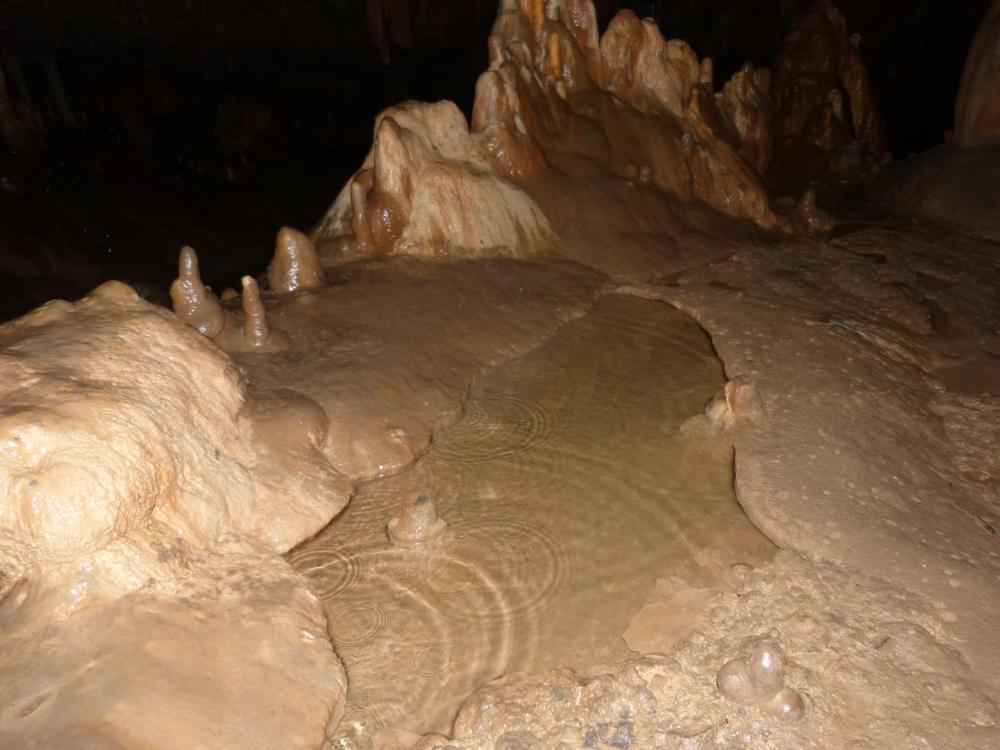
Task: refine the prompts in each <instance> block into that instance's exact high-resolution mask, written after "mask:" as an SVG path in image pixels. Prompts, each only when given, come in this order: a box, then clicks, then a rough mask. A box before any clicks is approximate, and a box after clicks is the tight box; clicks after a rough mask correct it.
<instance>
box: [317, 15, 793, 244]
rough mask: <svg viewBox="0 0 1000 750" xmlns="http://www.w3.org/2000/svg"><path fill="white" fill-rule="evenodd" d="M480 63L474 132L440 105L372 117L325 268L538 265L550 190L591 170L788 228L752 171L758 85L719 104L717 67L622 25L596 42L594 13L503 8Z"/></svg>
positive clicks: (732, 92)
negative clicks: (420, 263)
mask: <svg viewBox="0 0 1000 750" xmlns="http://www.w3.org/2000/svg"><path fill="white" fill-rule="evenodd" d="M489 49H490V69H489V70H488V71H486V72H485V73H483V75H482V76H481V77H480V79H479V82H478V83H477V86H476V98H475V104H474V107H473V116H472V122H471V126H470V124H469V123H467V122H466V121H465V118H464V117H463V116H462V114H461V113H460V112H459V111H458V109H457V108H456V107H455V106H454V105H453V104H451V103H448V102H438V103H436V104H416V103H406V104H404V105H400V106H398V107H393V108H390V109H389V110H386V111H385V112H383V113H382V114H381V115H380V116H379V118H378V120H377V122H376V125H375V136H374V145H373V147H372V150H371V152H370V153H369V154H368V156H367V158H366V159H365V161H364V163H363V164H362V167H361V169H360V170H359V171H358V172H357V174H355V176H354V177H353V178H352V179H351V181H350V182H349V183H348V185H347V186H345V187H344V189H343V191H342V192H341V194H340V196H339V197H338V198H337V200H336V201H335V202H334V204H333V206H332V207H331V208H330V210H329V211H328V212H327V214H326V216H325V217H324V219H323V221H322V222H321V223H320V225H319V226H318V227H317V228H316V229H315V230H314V232H313V239H314V241H315V242H316V244H317V247H318V248H319V251H320V255H321V257H322V258H327V259H337V258H339V259H345V258H352V257H359V256H360V257H369V256H371V255H372V254H380V255H384V254H387V253H405V254H411V255H421V256H426V255H428V254H429V255H432V256H434V257H449V258H461V257H481V256H483V255H494V256H495V255H502V256H508V257H527V256H529V255H534V254H538V253H541V252H544V251H545V250H546V249H549V248H550V246H551V244H552V229H553V227H552V222H553V220H556V221H558V220H559V219H560V218H561V217H560V216H559V211H560V209H559V208H558V207H557V206H554V205H552V202H553V196H552V191H553V190H559V189H562V188H564V187H565V186H566V185H567V183H569V182H570V181H571V180H572V178H573V177H574V176H578V173H579V171H580V169H593V168H597V169H599V170H600V171H601V172H603V173H606V174H608V175H614V176H617V177H619V178H624V179H626V180H629V181H631V182H633V183H637V184H640V185H643V186H647V187H649V188H652V189H655V190H657V191H659V192H661V193H662V194H663V195H664V196H665V200H666V202H667V203H672V205H673V206H674V209H673V210H674V211H678V210H682V209H681V208H680V207H681V206H683V205H684V204H687V203H690V202H692V201H700V202H703V203H704V204H707V205H708V206H711V207H712V208H714V209H716V210H718V211H722V212H723V213H725V214H728V215H730V216H733V217H736V218H741V219H747V220H749V221H752V222H754V223H756V224H757V225H759V226H761V227H764V228H767V229H777V228H784V227H787V224H788V223H787V221H786V220H785V219H784V218H783V217H781V216H780V215H778V214H777V213H776V212H775V211H774V209H773V207H772V206H771V204H770V202H769V199H768V196H767V192H766V190H765V189H764V187H763V184H762V183H761V180H760V178H759V176H758V174H757V171H756V169H758V168H759V166H758V165H760V164H762V163H763V161H765V160H766V153H767V145H766V134H767V120H768V118H767V107H766V101H765V100H766V95H765V94H764V92H763V91H762V90H761V87H762V86H763V85H764V83H765V82H766V75H760V74H755V73H754V72H752V71H751V72H748V71H741V72H740V73H739V74H737V78H736V80H734V82H733V83H732V85H730V86H728V88H727V89H726V90H725V93H724V94H723V95H721V97H720V99H719V102H717V101H716V97H715V95H714V93H713V91H712V64H711V60H709V59H707V58H706V59H704V60H700V59H699V58H698V56H697V55H696V54H695V52H694V51H693V50H692V49H691V48H690V47H689V46H688V45H687V44H686V43H684V42H682V41H679V40H670V41H668V40H666V39H665V38H664V37H663V36H662V35H661V34H660V31H659V30H658V28H657V27H656V24H655V23H654V22H652V21H650V20H649V19H646V20H640V19H639V18H638V17H637V16H636V15H635V14H633V13H632V12H631V11H622V12H621V13H619V14H618V15H617V16H616V17H615V18H614V19H613V20H612V22H611V25H610V26H609V28H608V30H607V31H606V32H605V33H604V35H603V36H599V34H598V30H597V21H596V17H595V13H594V8H593V5H592V4H591V3H590V2H576V1H573V2H563V1H562V0H559V1H558V2H552V3H548V4H539V3H534V2H530V1H529V0H524V2H521V3H518V2H512V1H511V2H504V3H502V4H501V8H500V13H499V16H498V18H497V21H496V24H495V25H494V28H493V32H492V34H491V36H490V39H489ZM661 231H663V229H662V227H661ZM675 234H676V232H675ZM563 250H564V251H567V250H568V251H569V252H572V249H567V248H564V249H563Z"/></svg>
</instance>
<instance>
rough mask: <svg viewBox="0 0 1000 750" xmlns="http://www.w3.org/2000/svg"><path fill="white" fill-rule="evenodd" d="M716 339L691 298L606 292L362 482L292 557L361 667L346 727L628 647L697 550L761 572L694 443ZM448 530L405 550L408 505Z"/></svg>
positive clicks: (351, 664)
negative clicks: (416, 450) (374, 478)
mask: <svg viewBox="0 0 1000 750" xmlns="http://www.w3.org/2000/svg"><path fill="white" fill-rule="evenodd" d="M723 382H724V381H723V375H722V370H721V366H720V363H719V361H718V360H717V359H716V357H715V355H714V353H713V351H712V347H711V343H710V342H709V340H708V338H707V337H706V336H705V334H704V333H703V332H702V330H701V329H700V328H698V326H697V325H695V324H694V323H693V322H692V321H691V320H690V319H689V318H687V317H686V316H684V315H683V314H681V313H679V312H677V311H676V310H673V309H672V308H670V307H668V306H666V305H663V304H660V303H656V302H649V301H642V300H637V299H633V298H629V297H619V296H612V297H607V298H605V299H603V300H602V301H601V302H600V303H599V304H598V305H597V306H596V307H595V309H594V310H593V312H591V314H589V315H588V316H586V317H585V318H583V319H581V320H578V321H575V322H573V323H570V324H568V325H567V326H565V328H564V329H563V330H562V331H560V333H559V334H558V335H557V336H555V337H554V338H553V339H551V340H550V341H549V342H547V343H546V344H544V345H543V346H542V347H540V348H539V349H538V350H536V351H534V352H531V353H529V354H528V355H527V356H525V357H523V358H521V359H519V360H516V361H514V362H511V363H509V364H507V365H505V366H503V367H501V368H500V369H499V370H497V371H496V372H494V373H492V374H491V375H489V376H487V377H485V378H483V379H482V381H481V382H479V383H478V384H477V386H476V387H475V389H474V390H473V393H472V394H471V396H470V399H469V402H468V403H467V405H466V411H465V414H464V416H463V418H462V419H461V420H459V421H458V422H457V423H456V424H454V425H453V426H451V427H449V428H447V429H445V430H443V431H441V432H440V433H439V434H438V435H436V436H435V439H434V444H433V446H432V447H431V449H430V451H429V452H428V453H427V454H426V455H425V456H424V457H423V458H422V459H421V460H420V461H419V462H418V463H417V464H416V465H415V466H414V467H412V468H411V469H410V470H409V471H406V472H404V473H402V474H400V475H399V476H396V477H392V478H389V479H384V480H381V481H378V482H372V483H370V484H367V485H364V486H362V487H361V488H360V490H359V492H358V494H357V495H356V497H354V498H353V499H352V501H351V503H350V505H349V506H348V508H347V509H346V510H345V512H344V513H343V514H342V515H341V516H340V517H339V518H338V519H336V520H335V521H334V522H333V523H332V524H331V525H330V526H329V527H328V528H327V529H326V530H324V531H323V532H322V533H321V534H320V535H319V536H318V537H317V538H316V539H314V540H312V541H310V542H309V543H308V544H306V545H303V547H301V548H299V549H297V550H295V551H293V552H292V553H291V554H290V555H289V560H290V561H291V562H292V564H293V565H295V566H296V568H298V569H299V570H301V571H302V572H303V573H305V574H306V575H307V576H308V577H309V579H310V581H311V582H312V585H313V587H314V590H315V591H316V592H317V593H318V594H319V595H320V596H321V597H322V598H323V601H324V603H325V606H326V609H327V615H328V618H329V621H330V630H331V635H332V637H333V640H334V645H335V647H336V649H337V652H338V654H340V655H341V658H342V660H343V662H344V665H345V668H346V670H347V673H348V680H349V685H350V688H349V692H348V705H347V713H346V715H345V717H344V720H343V721H342V722H341V725H340V727H339V729H338V733H339V736H340V737H341V738H343V739H345V741H347V742H349V744H350V747H352V748H363V747H369V746H370V745H371V738H372V734H373V733H374V732H375V731H376V730H377V729H379V728H380V727H383V726H394V727H400V728H405V729H409V730H411V731H415V732H420V733H425V732H429V731H438V732H443V733H448V732H449V730H450V725H451V721H452V719H453V718H454V715H455V713H456V712H457V710H458V708H459V706H460V705H461V702H462V701H463V700H464V699H465V698H466V697H467V696H468V695H469V694H471V693H472V692H473V691H474V690H475V689H476V688H477V687H478V686H480V685H482V684H483V683H484V682H487V681H489V680H491V679H494V678H496V677H499V676H500V675H502V674H505V673H508V672H511V671H517V670H542V669H550V668H556V667H573V668H585V667H587V666H591V665H594V664H599V663H608V662H611V661H615V660H617V659H620V658H623V657H625V656H627V655H628V651H627V649H626V648H625V646H624V643H623V641H622V638H621V634H622V633H623V632H624V631H625V629H626V628H627V627H628V624H629V621H630V619H631V618H632V616H633V615H634V614H635V613H636V612H637V611H638V610H639V609H640V608H641V606H642V604H643V601H644V599H645V597H646V595H647V594H648V593H649V591H650V590H651V588H652V587H653V583H654V582H655V581H656V579H658V578H662V577H664V576H677V577H681V578H684V579H687V580H688V581H690V582H691V583H692V584H693V585H699V584H700V583H702V582H703V581H704V580H705V579H706V573H705V571H704V570H703V569H702V568H701V567H700V566H699V565H698V563H697V562H696V561H695V556H696V555H698V554H699V553H700V552H704V551H705V550H715V551H717V552H718V553H719V555H721V556H722V557H724V558H728V559H731V560H734V561H742V562H748V563H751V564H756V563H758V562H760V561H761V560H763V559H765V558H767V557H768V556H769V555H770V554H771V550H772V548H771V546H770V544H769V543H768V542H767V540H765V539H764V538H763V537H762V536H760V535H759V534H758V533H757V532H756V530H755V529H754V528H753V527H752V526H751V525H750V523H749V521H748V520H747V519H746V518H745V516H743V514H742V512H741V511H740V509H739V507H738V505H737V504H736V501H735V499H734V497H733V493H732V476H731V463H730V459H729V456H727V455H726V454H725V453H724V452H717V451H712V450H705V449H704V447H703V446H698V445H693V444H691V443H688V442H687V441H685V440H684V439H682V438H680V437H678V435H677V428H678V427H679V426H680V424H681V423H682V422H683V421H684V420H686V419H687V418H689V417H691V416H693V415H695V414H698V413H700V412H701V411H702V410H703V409H704V407H705V404H706V403H707V402H708V400H709V399H710V398H711V397H712V396H713V395H714V394H715V393H716V392H717V391H718V390H719V388H720V387H721V386H722V384H723ZM414 494H431V495H433V496H434V498H435V500H436V501H437V504H438V508H439V511H440V513H441V514H442V516H444V518H445V519H446V520H447V521H448V529H447V531H446V533H445V535H444V536H443V537H442V538H441V539H440V540H438V541H436V542H434V543H432V544H430V545H427V546H426V547H423V548H400V547H393V546H390V545H389V543H388V539H387V537H386V534H385V524H386V521H387V520H388V519H389V517H390V516H391V515H392V514H393V513H395V511H396V509H397V505H398V503H399V501H400V499H401V498H404V497H408V496H411V495H414Z"/></svg>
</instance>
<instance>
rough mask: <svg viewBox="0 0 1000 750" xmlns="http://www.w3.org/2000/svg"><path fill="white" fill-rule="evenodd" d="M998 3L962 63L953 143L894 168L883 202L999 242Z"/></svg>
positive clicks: (883, 188) (882, 187) (886, 182)
mask: <svg viewBox="0 0 1000 750" xmlns="http://www.w3.org/2000/svg"><path fill="white" fill-rule="evenodd" d="M998 50H1000V3H998V2H992V3H991V5H990V9H989V11H988V12H987V14H986V17H985V18H984V19H983V21H982V24H981V25H980V27H979V30H978V31H977V32H976V37H975V40H974V42H973V46H972V49H971V50H970V52H969V56H968V58H967V60H966V64H965V71H964V73H963V75H962V83H961V87H960V88H959V92H958V100H957V103H956V105H955V133H954V137H953V138H952V139H951V140H950V141H948V142H946V143H944V144H942V145H940V146H937V147H936V148H933V149H931V150H929V151H927V152H925V153H923V154H919V155H917V156H913V157H911V158H909V159H907V160H906V161H903V162H900V163H898V164H897V165H895V166H894V168H893V169H891V170H890V171H889V172H888V173H887V174H886V175H885V179H883V180H880V183H879V186H878V187H879V193H880V195H881V200H882V201H883V202H884V203H886V204H888V205H892V206H895V207H903V208H905V209H908V210H910V211H913V212H915V213H919V214H922V215H924V216H926V217H928V218H931V219H934V220H937V221H942V222H945V223H948V224H954V225H957V226H959V227H961V228H963V229H964V230H966V231H971V232H975V233H977V234H981V235H983V236H986V237H991V238H993V239H998V238H1000V202H998V200H997V196H998V195H1000V95H998V94H997V90H998V89H997V83H998V81H1000V62H998V60H1000V56H998V55H1000V53H998Z"/></svg>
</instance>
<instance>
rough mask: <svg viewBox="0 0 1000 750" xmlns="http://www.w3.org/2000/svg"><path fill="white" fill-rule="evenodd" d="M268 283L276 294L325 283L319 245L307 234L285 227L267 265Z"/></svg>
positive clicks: (312, 287)
mask: <svg viewBox="0 0 1000 750" xmlns="http://www.w3.org/2000/svg"><path fill="white" fill-rule="evenodd" d="M267 279H268V283H269V284H270V285H271V291H273V292H275V293H276V294H287V293H289V292H296V291H299V290H302V289H317V288H319V287H321V286H324V285H325V284H326V279H325V278H324V276H323V269H322V268H320V265H319V258H318V257H317V255H316V247H315V246H314V245H313V243H312V240H310V239H309V238H308V237H307V236H306V235H304V234H303V233H302V232H300V231H298V230H297V229H292V228H291V227H282V228H281V230H280V231H279V232H278V238H277V241H276V242H275V245H274V260H272V261H271V265H270V267H269V268H268V269H267Z"/></svg>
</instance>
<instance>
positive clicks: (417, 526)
mask: <svg viewBox="0 0 1000 750" xmlns="http://www.w3.org/2000/svg"><path fill="white" fill-rule="evenodd" d="M447 526H448V524H447V522H446V521H445V520H444V519H443V518H441V517H440V516H439V515H438V512H437V504H436V503H435V502H434V498H432V497H431V496H430V495H419V496H417V497H416V498H411V499H408V500H406V501H404V503H403V506H402V508H400V510H399V513H397V514H396V515H395V516H393V517H392V518H391V519H389V523H388V524H387V526H386V529H387V531H388V532H389V539H390V540H392V543H393V544H401V545H413V544H425V543H426V542H430V541H432V540H434V539H436V538H437V537H439V536H441V534H443V533H444V530H445V528H446V527H447Z"/></svg>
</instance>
